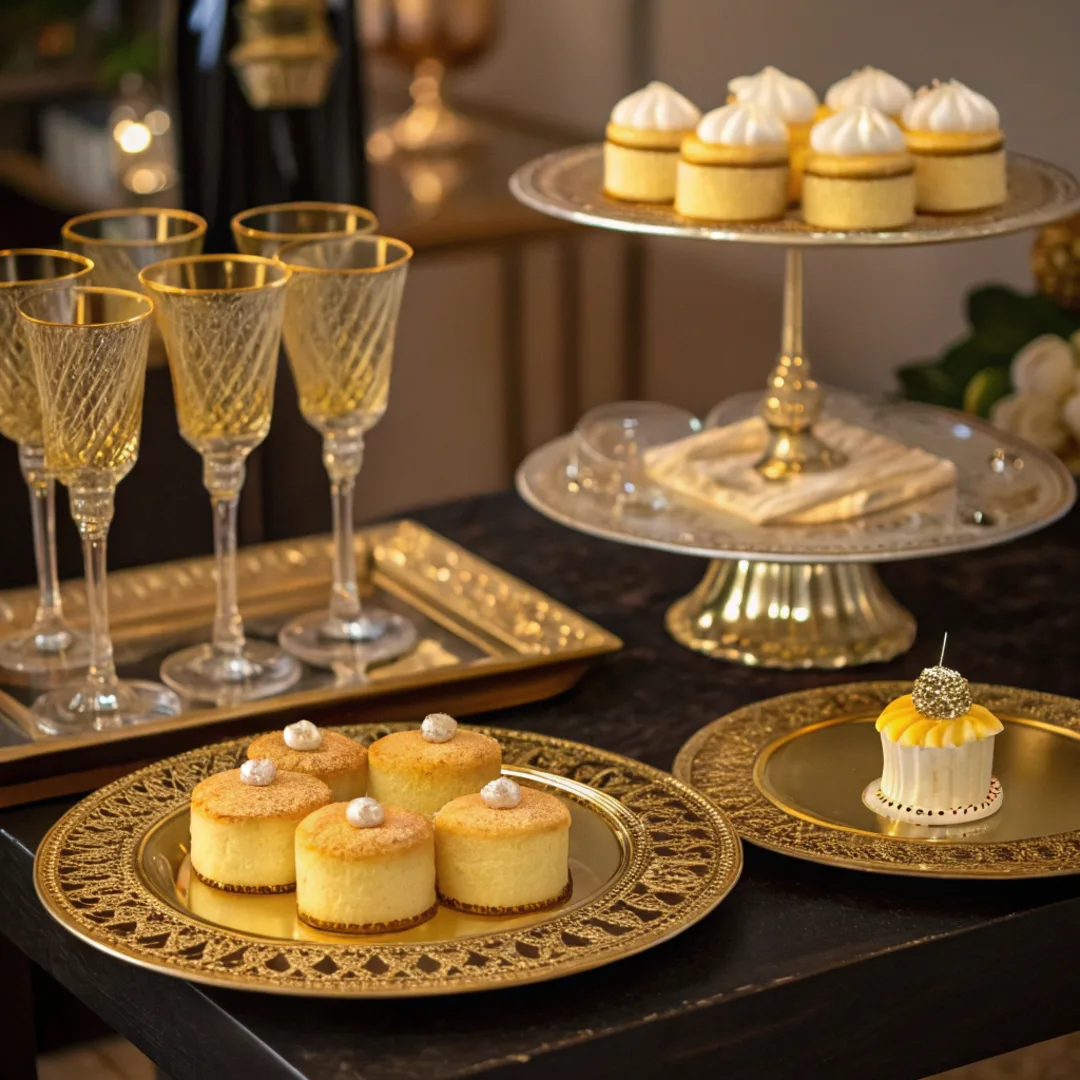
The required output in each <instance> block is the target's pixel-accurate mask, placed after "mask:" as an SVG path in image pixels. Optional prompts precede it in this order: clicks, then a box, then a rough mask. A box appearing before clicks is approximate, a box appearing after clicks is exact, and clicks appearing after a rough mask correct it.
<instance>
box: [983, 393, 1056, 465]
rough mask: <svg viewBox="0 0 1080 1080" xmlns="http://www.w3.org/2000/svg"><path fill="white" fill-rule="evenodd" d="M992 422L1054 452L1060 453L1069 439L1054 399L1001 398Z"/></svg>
mask: <svg viewBox="0 0 1080 1080" xmlns="http://www.w3.org/2000/svg"><path fill="white" fill-rule="evenodd" d="M1074 400H1075V399H1074ZM990 422H991V423H992V424H994V425H996V426H997V427H999V428H1001V429H1002V430H1003V431H1011V432H1012V433H1013V434H1014V435H1019V436H1020V438H1022V439H1027V441H1028V442H1030V443H1034V444H1035V445H1036V446H1039V447H1042V449H1044V450H1050V451H1053V452H1056V451H1058V450H1060V449H1061V448H1062V447H1063V446H1064V445H1065V443H1066V441H1067V440H1068V438H1069V435H1068V432H1067V431H1066V430H1065V425H1064V423H1063V421H1062V416H1061V406H1060V405H1059V404H1058V402H1057V401H1055V400H1054V399H1053V398H1048V397H1040V396H1039V395H1038V394H1009V395H1008V396H1007V397H1003V398H1001V399H1000V400H999V401H997V402H995V403H994V406H993V408H991V410H990Z"/></svg>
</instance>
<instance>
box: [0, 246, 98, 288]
mask: <svg viewBox="0 0 1080 1080" xmlns="http://www.w3.org/2000/svg"><path fill="white" fill-rule="evenodd" d="M19 255H38V256H42V257H44V258H52V259H66V260H67V261H68V262H73V263H77V264H79V269H78V270H73V271H72V272H71V273H70V274H57V275H56V277H44V278H16V279H15V280H14V281H4V280H2V279H0V289H10V288H14V287H15V286H27V285H52V284H59V283H60V282H62V281H75V280H77V279H78V278H81V277H85V276H86V275H87V274H89V273H90V271H91V270H93V269H94V261H93V259H88V258H87V257H86V256H85V255H80V254H78V253H77V252H74V251H60V250H58V249H57V248H33V247H27V248H5V249H4V250H2V251H0V260H2V259H7V258H10V257H11V256H19Z"/></svg>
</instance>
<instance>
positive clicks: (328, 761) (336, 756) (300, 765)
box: [247, 728, 367, 773]
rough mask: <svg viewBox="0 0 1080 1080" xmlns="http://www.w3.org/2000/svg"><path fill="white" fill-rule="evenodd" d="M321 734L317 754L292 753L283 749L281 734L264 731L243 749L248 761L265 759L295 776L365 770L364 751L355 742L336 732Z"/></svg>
mask: <svg viewBox="0 0 1080 1080" xmlns="http://www.w3.org/2000/svg"><path fill="white" fill-rule="evenodd" d="M320 730H321V731H322V737H323V741H322V745H321V746H320V747H319V748H318V750H293V749H292V747H290V746H288V745H286V743H285V734H284V732H281V731H268V732H266V734H264V735H260V736H258V738H256V739H255V740H254V741H253V742H252V744H251V745H250V746H249V747H248V748H247V756H248V757H249V758H269V759H270V760H271V761H272V762H273V763H274V764H275V765H276V766H277V767H278V768H279V769H288V770H289V771H290V772H299V773H332V772H341V771H342V770H345V769H363V768H366V767H367V750H366V749H365V748H364V747H363V746H361V745H360V744H359V743H358V742H357V741H356V740H355V739H350V738H349V737H348V735H342V734H341V732H339V731H327V730H326V729H325V728H322V729H320Z"/></svg>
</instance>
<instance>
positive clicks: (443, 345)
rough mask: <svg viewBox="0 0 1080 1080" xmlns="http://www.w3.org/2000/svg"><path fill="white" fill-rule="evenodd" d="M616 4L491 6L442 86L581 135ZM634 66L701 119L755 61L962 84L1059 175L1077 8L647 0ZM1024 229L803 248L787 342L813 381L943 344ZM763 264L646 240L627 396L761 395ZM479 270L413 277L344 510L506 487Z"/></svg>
mask: <svg viewBox="0 0 1080 1080" xmlns="http://www.w3.org/2000/svg"><path fill="white" fill-rule="evenodd" d="M635 6H637V5H634V4H632V3H631V2H630V0H544V2H542V3H537V2H533V0H504V3H503V8H504V25H503V32H502V37H501V40H500V42H499V44H498V45H497V47H496V48H495V49H494V50H493V52H492V53H491V55H490V56H489V57H488V58H487V59H485V60H484V61H483V63H482V64H481V65H480V66H478V67H477V68H476V69H475V70H474V71H472V72H469V73H466V74H464V75H463V76H461V77H460V78H459V79H458V80H457V81H456V83H455V87H456V89H457V91H458V92H459V94H461V95H462V96H463V97H465V98H466V99H472V100H477V101H481V102H487V103H492V104H496V105H498V106H500V107H502V108H504V109H511V110H514V111H518V112H521V113H525V114H528V115H532V116H535V117H537V118H540V119H543V120H547V121H552V122H557V123H559V124H563V125H566V126H570V127H574V128H577V129H580V130H582V131H585V132H593V133H595V134H596V136H597V137H599V135H600V133H601V131H602V128H603V123H604V120H605V118H606V116H607V113H608V111H609V109H610V107H611V105H612V104H613V102H614V101H615V100H616V99H617V98H618V97H620V96H621V95H622V94H624V93H626V92H628V91H629V90H631V89H633V88H634V87H633V85H632V84H631V80H632V72H631V61H630V52H631V35H630V30H629V18H630V14H631V10H632V9H633V8H634V7H635ZM652 11H653V25H652V27H651V28H650V34H649V41H650V53H651V56H650V67H651V70H650V72H649V73H648V74H649V75H650V76H653V77H657V78H662V79H665V80H667V81H669V82H671V83H673V84H674V85H676V86H677V87H678V88H680V89H681V90H683V91H684V92H685V93H687V94H688V95H690V96H691V97H692V98H693V99H694V100H696V101H697V102H698V104H699V105H701V106H702V107H703V108H710V107H713V106H715V105H718V104H721V103H722V100H723V97H724V93H725V84H726V81H727V79H728V78H729V77H731V76H732V75H736V74H740V73H743V72H747V71H753V70H756V69H758V68H760V67H761V66H762V65H764V64H766V63H773V64H776V65H778V66H780V67H783V68H785V69H787V70H789V71H791V72H792V73H793V74H797V75H799V76H801V77H803V78H805V79H806V80H807V81H809V82H810V83H811V84H812V85H814V86H815V87H816V88H817V89H818V90H819V92H823V91H824V89H825V87H826V86H827V85H828V84H829V83H830V82H831V81H833V80H834V79H836V78H838V77H840V76H841V75H844V74H846V73H847V72H849V71H850V70H852V69H853V68H855V67H857V66H859V65H861V64H864V63H873V64H875V65H877V66H880V67H884V68H886V69H889V70H892V71H893V72H895V73H896V74H897V75H900V76H902V77H903V78H905V79H907V80H908V81H909V82H912V83H913V84H918V83H921V82H924V81H926V80H928V79H930V78H932V77H934V76H935V75H937V76H941V77H946V78H947V77H952V76H955V77H957V78H960V79H963V80H964V81H966V82H969V83H970V84H971V85H973V86H974V87H976V88H977V89H979V90H981V91H983V92H985V93H986V94H987V95H988V96H990V97H991V98H992V99H993V100H994V101H995V103H996V104H997V105H998V107H999V108H1000V110H1001V114H1002V117H1003V122H1004V126H1005V128H1006V132H1007V135H1008V139H1009V144H1010V146H1011V147H1013V148H1014V149H1017V150H1021V151H1027V152H1029V153H1032V154H1036V155H1040V156H1044V157H1047V158H1049V159H1051V160H1054V161H1057V162H1060V163H1061V164H1063V165H1065V166H1067V167H1068V168H1070V169H1072V170H1074V171H1080V135H1078V134H1077V131H1078V126H1077V122H1076V119H1075V116H1076V113H1077V106H1078V105H1080V61H1078V57H1077V42H1080V0H1027V2H1026V3H1018V2H1016V0H906V2H905V0H815V2H814V3H808V2H806V0H758V2H757V3H753V4H748V3H742V4H736V3H729V2H727V0H653V4H652ZM1030 242H1031V237H1030V235H1024V236H1020V237H1014V238H1008V239H1002V240H993V241H985V242H983V243H977V244H966V245H959V246H953V247H934V248H925V249H909V250H906V251H887V250H884V251H863V252H857V251H850V252H847V251H822V252H813V253H811V254H810V255H809V256H808V260H807V267H806V272H807V346H808V350H809V352H810V355H811V357H812V359H813V360H814V362H815V365H816V370H817V372H818V373H819V375H820V377H821V378H822V379H823V380H827V381H831V382H835V383H838V384H842V385H845V386H850V387H853V388H857V389H863V390H871V391H876V390H884V389H888V388H891V387H892V385H893V380H892V375H891V372H892V370H893V369H894V368H895V367H896V366H897V365H899V364H901V363H904V362H905V361H908V360H912V359H918V358H922V357H926V356H930V355H932V354H934V353H935V352H937V351H938V350H939V349H940V347H941V346H942V345H943V344H944V343H945V342H946V341H948V340H949V339H950V338H951V337H954V336H956V335H958V334H959V333H961V332H962V329H963V314H962V305H963V297H964V294H965V292H966V291H967V290H968V289H969V288H970V287H971V286H972V285H974V284H976V283H978V282H981V281H988V280H994V281H1003V282H1011V283H1013V284H1015V285H1017V286H1019V287H1027V285H1028V283H1029V277H1028V272H1027V251H1028V248H1029V246H1030ZM587 250H588V257H587V265H586V273H585V274H584V275H583V277H584V286H583V299H584V304H585V311H586V318H585V325H584V327H583V334H582V342H583V364H584V365H585V372H584V375H583V389H584V393H583V400H584V404H585V405H586V406H587V405H589V404H593V403H596V402H598V401H602V400H605V399H611V398H614V397H617V396H618V395H619V384H618V380H617V377H616V371H615V369H616V365H617V362H618V354H619V350H620V348H621V338H620V334H621V327H622V306H621V303H622V301H621V292H620V274H619V268H620V253H621V242H620V241H619V239H618V238H616V237H608V236H604V235H602V234H599V233H598V234H597V235H596V236H595V237H591V238H590V240H589V243H588V248H587ZM782 263H783V259H782V253H781V252H780V251H777V250H772V249H769V248H761V249H756V248H753V247H750V246H745V245H728V244H705V243H700V244H699V243H679V242H676V241H649V242H648V244H647V262H646V276H647V286H646V340H645V358H646V389H647V393H648V395H649V396H651V397H654V398H658V399H661V400H667V401H672V402H676V403H678V404H682V405H685V406H687V407H689V408H692V409H695V410H698V411H701V412H704V411H706V410H707V409H708V408H709V406H710V405H712V404H713V403H714V402H715V401H716V400H717V399H719V398H720V397H722V396H725V395H727V394H728V393H731V392H733V391H736V390H742V389H749V388H756V387H758V386H760V385H761V384H762V380H763V378H764V374H765V372H766V370H767V367H768V365H769V364H770V362H771V360H772V357H773V355H774V353H775V351H776V347H777V344H778V341H777V337H778V327H779V312H780V288H781V274H782ZM553 266H554V256H553V254H552V253H551V252H550V251H545V250H543V249H540V250H538V251H537V252H535V253H533V254H532V255H531V256H530V259H529V268H528V274H527V280H528V282H529V289H528V296H529V299H528V304H527V314H526V320H527V327H528V340H529V349H528V373H527V386H528V388H529V391H530V392H529V401H530V406H529V422H528V425H527V434H528V437H529V439H530V441H531V442H538V441H541V440H543V439H545V438H549V437H550V436H551V435H552V434H554V433H555V432H556V431H557V430H558V427H559V420H558V417H559V410H558V400H557V394H558V386H557V382H556V380H555V379H554V378H553V377H552V365H553V362H554V361H553V358H554V355H555V350H556V349H557V346H558V343H559V332H560V326H559V315H558V308H557V294H556V292H555V289H556V286H555V283H554V277H553V272H552V271H553ZM498 319H499V266H498V262H497V260H496V259H494V258H493V257H469V258H467V259H440V260H438V261H436V262H432V263H429V264H427V265H424V264H421V265H418V266H417V268H416V270H415V272H414V275H413V278H412V280H411V282H410V285H409V290H408V300H407V304H406V312H405V317H404V318H403V324H402V335H401V349H400V361H399V365H398V374H397V375H396V384H395V386H394V390H393V397H392V408H391V410H390V413H389V414H388V416H387V418H386V420H385V421H384V423H383V425H382V426H381V427H380V428H379V429H378V430H377V431H376V432H375V433H374V435H373V437H372V440H371V446H372V453H371V455H370V457H369V465H368V466H367V468H366V470H365V471H366V476H365V478H364V481H363V483H362V492H361V497H360V512H361V514H362V515H363V516H372V515H374V514H376V513H383V512H389V511H391V510H394V509H398V508H401V507H404V506H407V505H409V504H411V503H416V502H418V501H429V500H432V499H436V498H442V497H451V496H454V495H458V494H465V493H468V492H472V491H480V490H488V489H491V488H494V487H498V486H500V485H501V484H502V483H504V482H505V477H506V471H505V464H506V463H505V460H504V454H503V446H502V434H501V432H502V428H501V423H500V418H499V409H500V402H501V400H502V399H501V396H500V395H501V372H500V367H499V342H500V330H499V324H498Z"/></svg>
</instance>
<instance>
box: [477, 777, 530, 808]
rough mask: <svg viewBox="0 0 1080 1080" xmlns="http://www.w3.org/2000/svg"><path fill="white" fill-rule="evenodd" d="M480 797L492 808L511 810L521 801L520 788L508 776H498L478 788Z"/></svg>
mask: <svg viewBox="0 0 1080 1080" xmlns="http://www.w3.org/2000/svg"><path fill="white" fill-rule="evenodd" d="M480 798H481V799H483V800H484V804H485V805H486V806H490V807H491V809H492V810H513V809H514V807H515V806H517V805H518V803H520V802H521V788H520V787H518V785H517V784H516V783H514V781H513V780H511V779H510V777H509V776H500V777H499V779H498V780H492V781H491V782H490V783H488V784H485V785H484V786H483V787H482V788H481V789H480Z"/></svg>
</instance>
